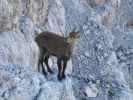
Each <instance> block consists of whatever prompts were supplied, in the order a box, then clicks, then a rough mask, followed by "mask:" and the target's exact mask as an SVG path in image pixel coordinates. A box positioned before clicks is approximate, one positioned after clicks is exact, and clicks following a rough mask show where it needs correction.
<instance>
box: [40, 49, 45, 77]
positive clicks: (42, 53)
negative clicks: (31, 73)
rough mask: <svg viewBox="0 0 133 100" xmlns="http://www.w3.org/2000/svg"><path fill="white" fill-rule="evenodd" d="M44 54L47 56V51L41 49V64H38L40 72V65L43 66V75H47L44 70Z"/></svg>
mask: <svg viewBox="0 0 133 100" xmlns="http://www.w3.org/2000/svg"><path fill="white" fill-rule="evenodd" d="M44 54H45V50H44V49H42V48H40V56H39V62H38V71H40V64H41V67H42V72H43V74H44V75H47V72H46V70H45V68H44V65H43V59H44Z"/></svg>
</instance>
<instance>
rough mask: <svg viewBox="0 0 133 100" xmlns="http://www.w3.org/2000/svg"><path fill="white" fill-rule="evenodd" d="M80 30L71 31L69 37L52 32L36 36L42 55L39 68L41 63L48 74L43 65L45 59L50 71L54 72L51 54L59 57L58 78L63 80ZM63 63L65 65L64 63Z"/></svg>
mask: <svg viewBox="0 0 133 100" xmlns="http://www.w3.org/2000/svg"><path fill="white" fill-rule="evenodd" d="M78 35H79V34H78V32H71V33H70V34H69V36H68V37H61V36H59V35H56V34H55V33H52V32H47V31H46V32H42V33H40V34H39V35H38V36H37V37H36V38H35V40H36V42H37V44H38V46H39V49H40V57H39V61H38V70H40V67H39V65H40V64H41V65H42V71H43V73H44V74H45V75H46V74H47V73H46V71H45V68H44V66H43V61H44V62H45V64H46V66H47V69H48V72H50V73H52V70H51V69H50V67H49V65H48V59H49V56H51V55H52V56H56V57H57V65H58V70H59V71H58V79H59V80H61V79H63V78H65V69H66V66H67V61H68V60H69V59H70V57H71V55H72V50H73V46H74V43H75V41H76V39H77V38H78ZM62 63H63V65H62Z"/></svg>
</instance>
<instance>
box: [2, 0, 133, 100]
mask: <svg viewBox="0 0 133 100" xmlns="http://www.w3.org/2000/svg"><path fill="white" fill-rule="evenodd" d="M129 4H130V6H129ZM132 5H133V3H132V2H131V0H122V1H121V0H0V100H4V99H8V100H133V98H132V91H133V85H132V84H133V74H132V70H133V67H132V65H133V63H132V58H133V55H132V50H133V48H132V43H133V41H132V32H133V31H132V28H129V27H127V26H126V25H125V23H127V22H128V21H129V20H132V18H131V17H130V16H123V15H124V14H126V15H131V12H132V9H131V8H132V7H133V6H132ZM125 8H126V9H125ZM128 11H129V12H128ZM131 16H132V15H131ZM75 27H76V29H77V30H79V31H80V37H81V38H80V39H79V41H78V43H77V44H76V46H75V48H74V52H73V56H72V63H71V61H70V62H69V64H68V67H67V71H66V73H67V78H66V80H63V81H61V82H59V81H58V80H57V78H56V74H57V65H56V64H55V60H54V61H52V62H54V63H53V64H50V65H51V67H52V69H53V70H54V72H55V73H54V74H53V75H48V76H47V77H43V75H42V74H39V73H38V72H37V62H38V55H39V50H38V47H37V45H36V43H35V41H34V38H35V37H36V35H37V34H39V33H40V32H42V31H46V30H48V31H52V32H54V33H56V34H58V35H61V36H67V35H68V34H69V32H71V31H72V30H73V29H74V28H75ZM72 66H73V71H72Z"/></svg>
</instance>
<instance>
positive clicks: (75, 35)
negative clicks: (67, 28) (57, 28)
mask: <svg viewBox="0 0 133 100" xmlns="http://www.w3.org/2000/svg"><path fill="white" fill-rule="evenodd" d="M79 38H80V33H79V31H76V30H75V29H74V30H73V31H72V32H70V33H69V36H68V39H67V42H68V43H72V44H73V43H75V41H76V40H78V39H79Z"/></svg>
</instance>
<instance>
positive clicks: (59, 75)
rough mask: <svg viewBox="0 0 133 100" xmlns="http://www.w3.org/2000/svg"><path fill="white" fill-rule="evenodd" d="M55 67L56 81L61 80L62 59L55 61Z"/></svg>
mask: <svg viewBox="0 0 133 100" xmlns="http://www.w3.org/2000/svg"><path fill="white" fill-rule="evenodd" d="M57 66H58V76H57V78H58V80H61V79H62V73H61V70H62V59H61V58H58V59H57Z"/></svg>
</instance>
